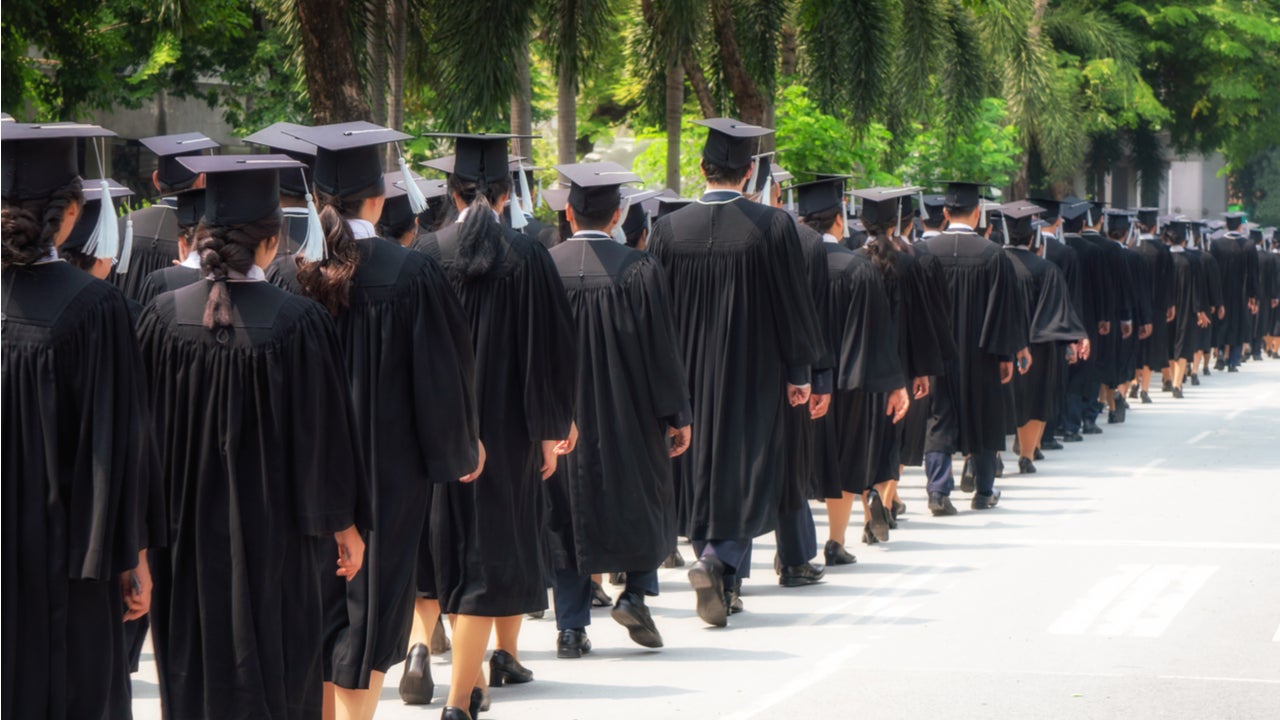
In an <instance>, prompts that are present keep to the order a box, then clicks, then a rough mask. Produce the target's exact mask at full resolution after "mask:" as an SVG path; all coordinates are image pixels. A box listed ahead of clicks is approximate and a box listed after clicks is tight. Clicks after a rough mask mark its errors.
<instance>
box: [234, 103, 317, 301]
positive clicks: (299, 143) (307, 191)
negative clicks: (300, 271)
mask: <svg viewBox="0 0 1280 720" xmlns="http://www.w3.org/2000/svg"><path fill="white" fill-rule="evenodd" d="M305 129H306V126H305V125H298V124H297V123H290V122H278V123H273V124H271V125H268V126H266V127H264V128H262V129H261V130H259V131H257V132H255V133H253V134H252V135H248V136H246V137H245V139H244V142H245V143H246V144H249V145H257V146H259V147H262V148H265V149H266V151H267V152H270V153H278V154H280V155H287V156H289V157H291V158H293V159H294V160H297V161H298V162H300V163H302V164H303V166H304V167H301V168H298V169H297V170H289V171H287V172H282V173H280V212H281V214H282V216H283V217H282V220H281V233H280V247H279V249H277V250H276V258H275V260H273V261H272V262H271V265H270V266H268V267H267V281H268V282H272V283H276V282H277V276H278V275H279V272H280V269H281V268H282V267H286V268H293V267H294V266H295V263H294V259H293V256H294V255H295V254H296V253H297V252H298V248H300V247H302V243H303V242H305V241H306V237H307V228H308V224H309V223H310V221H311V218H312V212H311V210H310V209H308V200H310V201H311V202H310V206H311V207H312V208H314V206H315V199H314V197H308V196H310V195H311V192H312V177H313V172H314V169H315V164H316V146H315V145H314V144H312V143H309V142H307V141H306V140H303V139H301V138H299V137H298V136H297V131H298V130H305Z"/></svg>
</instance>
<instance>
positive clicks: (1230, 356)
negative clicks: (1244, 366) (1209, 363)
mask: <svg viewBox="0 0 1280 720" xmlns="http://www.w3.org/2000/svg"><path fill="white" fill-rule="evenodd" d="M1243 352H1244V347H1243V346H1242V345H1241V344H1240V343H1236V344H1235V345H1232V346H1231V351H1230V352H1229V353H1227V367H1240V358H1241V355H1242V353H1243Z"/></svg>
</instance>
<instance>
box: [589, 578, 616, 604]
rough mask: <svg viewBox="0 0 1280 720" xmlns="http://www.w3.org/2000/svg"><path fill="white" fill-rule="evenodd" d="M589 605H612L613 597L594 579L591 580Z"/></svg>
mask: <svg viewBox="0 0 1280 720" xmlns="http://www.w3.org/2000/svg"><path fill="white" fill-rule="evenodd" d="M591 607H593V608H600V607H613V598H611V597H609V593H607V592H605V591H604V588H602V587H600V583H598V582H596V581H595V580H592V581H591Z"/></svg>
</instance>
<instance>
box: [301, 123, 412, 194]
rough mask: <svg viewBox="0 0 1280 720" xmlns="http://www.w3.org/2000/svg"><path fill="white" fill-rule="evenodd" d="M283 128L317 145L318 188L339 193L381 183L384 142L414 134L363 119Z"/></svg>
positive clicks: (352, 192) (404, 138) (329, 192)
mask: <svg viewBox="0 0 1280 720" xmlns="http://www.w3.org/2000/svg"><path fill="white" fill-rule="evenodd" d="M284 132H286V133H287V134H289V135H292V136H293V137H295V138H297V139H299V140H303V141H305V142H309V143H312V144H313V145H315V146H316V162H315V167H314V168H313V171H312V172H313V176H314V178H313V179H314V181H315V184H316V188H317V189H318V190H321V191H323V192H325V193H328V194H329V195H338V196H342V195H352V194H354V193H358V192H360V191H361V190H365V189H367V188H370V187H373V186H374V185H377V184H381V183H382V146H383V145H386V144H387V143H393V142H399V141H401V140H408V139H410V138H412V137H413V136H412V135H406V134H405V133H402V132H400V131H398V130H392V129H391V128H385V127H382V126H381V125H375V124H373V123H370V122H364V121H357V122H349V123H337V124H335V125H318V126H316V127H305V126H298V127H296V128H294V129H291V130H287V131H284ZM383 190H384V192H385V188H383Z"/></svg>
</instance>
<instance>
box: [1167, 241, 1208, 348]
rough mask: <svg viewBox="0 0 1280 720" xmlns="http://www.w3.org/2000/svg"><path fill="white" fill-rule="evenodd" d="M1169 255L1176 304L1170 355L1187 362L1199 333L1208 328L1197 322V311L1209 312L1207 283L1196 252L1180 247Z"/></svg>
mask: <svg viewBox="0 0 1280 720" xmlns="http://www.w3.org/2000/svg"><path fill="white" fill-rule="evenodd" d="M1169 255H1170V260H1171V262H1172V268H1173V272H1172V274H1171V275H1170V287H1171V289H1172V294H1173V302H1174V307H1175V308H1176V314H1175V315H1174V318H1173V322H1172V323H1170V328H1171V330H1170V332H1169V357H1170V359H1171V360H1186V361H1187V362H1190V361H1191V360H1192V359H1194V358H1195V354H1196V350H1197V349H1198V348H1199V346H1200V336H1201V335H1202V334H1203V333H1205V332H1207V331H1208V329H1207V328H1201V327H1200V326H1199V325H1198V324H1197V319H1198V314H1199V313H1204V314H1206V315H1208V314H1209V293H1208V286H1207V284H1206V282H1205V278H1204V269H1203V268H1202V267H1201V265H1200V257H1199V253H1196V254H1194V255H1193V254H1192V253H1190V252H1187V251H1185V250H1182V249H1179V250H1176V251H1173V252H1170V254H1169Z"/></svg>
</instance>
